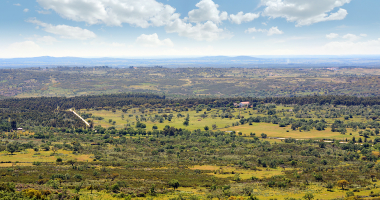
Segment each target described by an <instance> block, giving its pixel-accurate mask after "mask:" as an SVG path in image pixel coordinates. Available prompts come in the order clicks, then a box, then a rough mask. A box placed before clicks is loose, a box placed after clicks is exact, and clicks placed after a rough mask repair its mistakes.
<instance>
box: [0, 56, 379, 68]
mask: <svg viewBox="0 0 380 200" xmlns="http://www.w3.org/2000/svg"><path fill="white" fill-rule="evenodd" d="M37 66H39V67H48V66H109V67H129V66H136V67H139V66H142V67H144V66H163V67H170V68H175V67H337V66H360V67H380V56H289V57H286V56H278V57H275V56H261V57H251V56H236V57H229V56H207V57H193V58H146V59H145V58H79V57H49V56H43V57H34V58H10V59H0V68H20V67H37Z"/></svg>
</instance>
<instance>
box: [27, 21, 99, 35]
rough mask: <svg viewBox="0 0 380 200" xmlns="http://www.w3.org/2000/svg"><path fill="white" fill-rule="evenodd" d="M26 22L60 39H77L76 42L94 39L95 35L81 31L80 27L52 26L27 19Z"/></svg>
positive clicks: (85, 30) (87, 31) (84, 30)
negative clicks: (42, 28)
mask: <svg viewBox="0 0 380 200" xmlns="http://www.w3.org/2000/svg"><path fill="white" fill-rule="evenodd" d="M27 22H30V23H33V24H36V25H38V26H41V27H44V30H45V31H46V32H48V33H53V34H55V35H59V36H61V37H62V38H67V39H77V40H87V39H92V38H96V34H95V33H94V32H92V31H89V30H87V29H82V28H80V27H73V26H67V25H57V26H54V25H52V24H47V23H44V22H41V21H39V20H37V19H29V20H28V21H27Z"/></svg>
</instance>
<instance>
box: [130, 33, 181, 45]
mask: <svg viewBox="0 0 380 200" xmlns="http://www.w3.org/2000/svg"><path fill="white" fill-rule="evenodd" d="M136 43H137V44H140V45H143V46H146V47H157V46H169V47H173V46H174V44H173V42H172V41H171V40H170V39H169V38H167V39H164V40H160V39H158V35H157V33H153V34H152V35H145V34H142V35H140V36H139V37H138V38H137V39H136Z"/></svg>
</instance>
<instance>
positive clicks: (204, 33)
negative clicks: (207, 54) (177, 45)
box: [165, 19, 231, 41]
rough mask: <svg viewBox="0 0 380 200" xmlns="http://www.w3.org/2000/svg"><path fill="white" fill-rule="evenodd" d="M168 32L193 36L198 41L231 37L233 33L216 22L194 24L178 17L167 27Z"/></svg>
mask: <svg viewBox="0 0 380 200" xmlns="http://www.w3.org/2000/svg"><path fill="white" fill-rule="evenodd" d="M165 30H166V32H168V33H178V35H180V36H184V37H188V38H192V39H195V40H198V41H203V40H206V41H214V40H220V39H224V38H229V37H231V35H230V34H229V33H226V32H224V30H223V29H221V28H219V27H218V26H217V25H216V24H215V23H214V22H212V21H207V22H205V23H203V24H202V23H197V24H196V25H192V24H190V23H185V22H183V20H181V19H177V20H175V21H173V22H172V23H170V24H168V25H167V26H166V27H165Z"/></svg>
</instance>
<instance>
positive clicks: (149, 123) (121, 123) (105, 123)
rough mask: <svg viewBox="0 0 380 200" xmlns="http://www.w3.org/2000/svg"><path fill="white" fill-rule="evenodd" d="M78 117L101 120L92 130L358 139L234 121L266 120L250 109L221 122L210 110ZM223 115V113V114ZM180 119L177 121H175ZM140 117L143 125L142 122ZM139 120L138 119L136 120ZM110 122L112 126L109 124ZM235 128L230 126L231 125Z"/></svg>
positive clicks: (101, 113)
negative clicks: (141, 127) (138, 125)
mask: <svg viewBox="0 0 380 200" xmlns="http://www.w3.org/2000/svg"><path fill="white" fill-rule="evenodd" d="M276 110H277V112H279V113H280V114H279V117H284V116H285V117H286V118H289V119H295V120H297V119H299V118H297V117H295V115H296V113H294V112H292V111H289V110H293V107H289V106H287V107H285V106H281V105H279V106H277V107H276ZM79 113H82V114H90V115H92V116H95V117H102V118H103V119H102V120H97V119H94V118H89V120H92V121H93V122H94V126H97V125H100V126H102V127H105V128H109V127H116V128H118V129H123V128H128V127H132V128H134V126H135V125H136V123H137V122H138V121H139V122H142V123H144V124H145V125H146V128H145V129H146V130H153V128H152V127H153V126H156V127H157V128H158V129H159V130H161V129H163V128H164V127H165V126H167V125H169V126H173V127H175V128H182V129H188V130H197V129H201V130H203V129H204V128H205V127H206V126H207V127H208V128H209V129H213V128H212V125H216V128H215V129H214V130H221V131H225V132H231V131H235V132H236V133H238V132H241V133H242V135H243V136H250V134H251V133H254V134H256V136H260V135H261V134H262V133H265V134H267V136H268V137H279V138H296V139H337V140H344V139H347V138H352V137H360V135H359V130H353V129H352V128H347V130H346V132H347V133H346V134H341V133H340V132H332V131H331V128H328V127H327V128H326V129H325V130H315V129H311V130H308V131H300V130H292V129H291V126H286V127H279V125H278V124H273V123H265V122H259V123H252V124H248V123H247V124H240V123H239V120H240V119H236V116H240V118H249V117H258V116H260V117H265V116H268V115H266V113H259V112H258V111H257V110H252V109H239V108H235V109H231V111H230V113H231V114H232V115H234V117H232V118H221V117H219V116H220V115H221V114H222V110H220V109H210V110H209V111H201V112H198V111H195V110H192V111H191V110H190V111H179V112H177V111H170V112H168V113H159V112H157V111H152V112H149V111H145V113H141V112H139V110H138V109H130V110H128V111H127V112H122V111H121V110H113V111H110V110H109V111H107V110H80V111H79ZM204 113H206V114H204ZM223 113H224V112H223ZM309 114H311V115H315V114H316V112H315V111H313V112H309ZM168 115H172V116H173V118H172V119H171V121H166V120H164V121H162V123H160V122H159V120H157V119H155V120H149V118H152V117H155V116H168ZM178 115H180V117H178ZM187 115H188V116H189V119H190V120H189V125H188V126H185V125H184V124H183V122H184V121H185V117H186V116H187ZM141 116H143V117H144V118H145V119H147V120H146V121H145V120H144V121H141ZM136 117H138V118H136ZM305 119H306V120H309V119H313V120H322V119H323V120H325V121H326V122H327V124H332V123H334V121H335V120H342V121H346V122H348V123H350V122H357V123H360V122H364V123H365V122H366V119H365V118H364V117H361V116H356V117H353V118H349V119H347V120H345V119H344V117H343V116H342V117H336V118H333V119H332V118H318V117H316V116H312V117H311V118H309V117H308V118H305ZM110 120H111V121H112V122H110ZM236 123H237V124H238V125H233V124H236Z"/></svg>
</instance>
